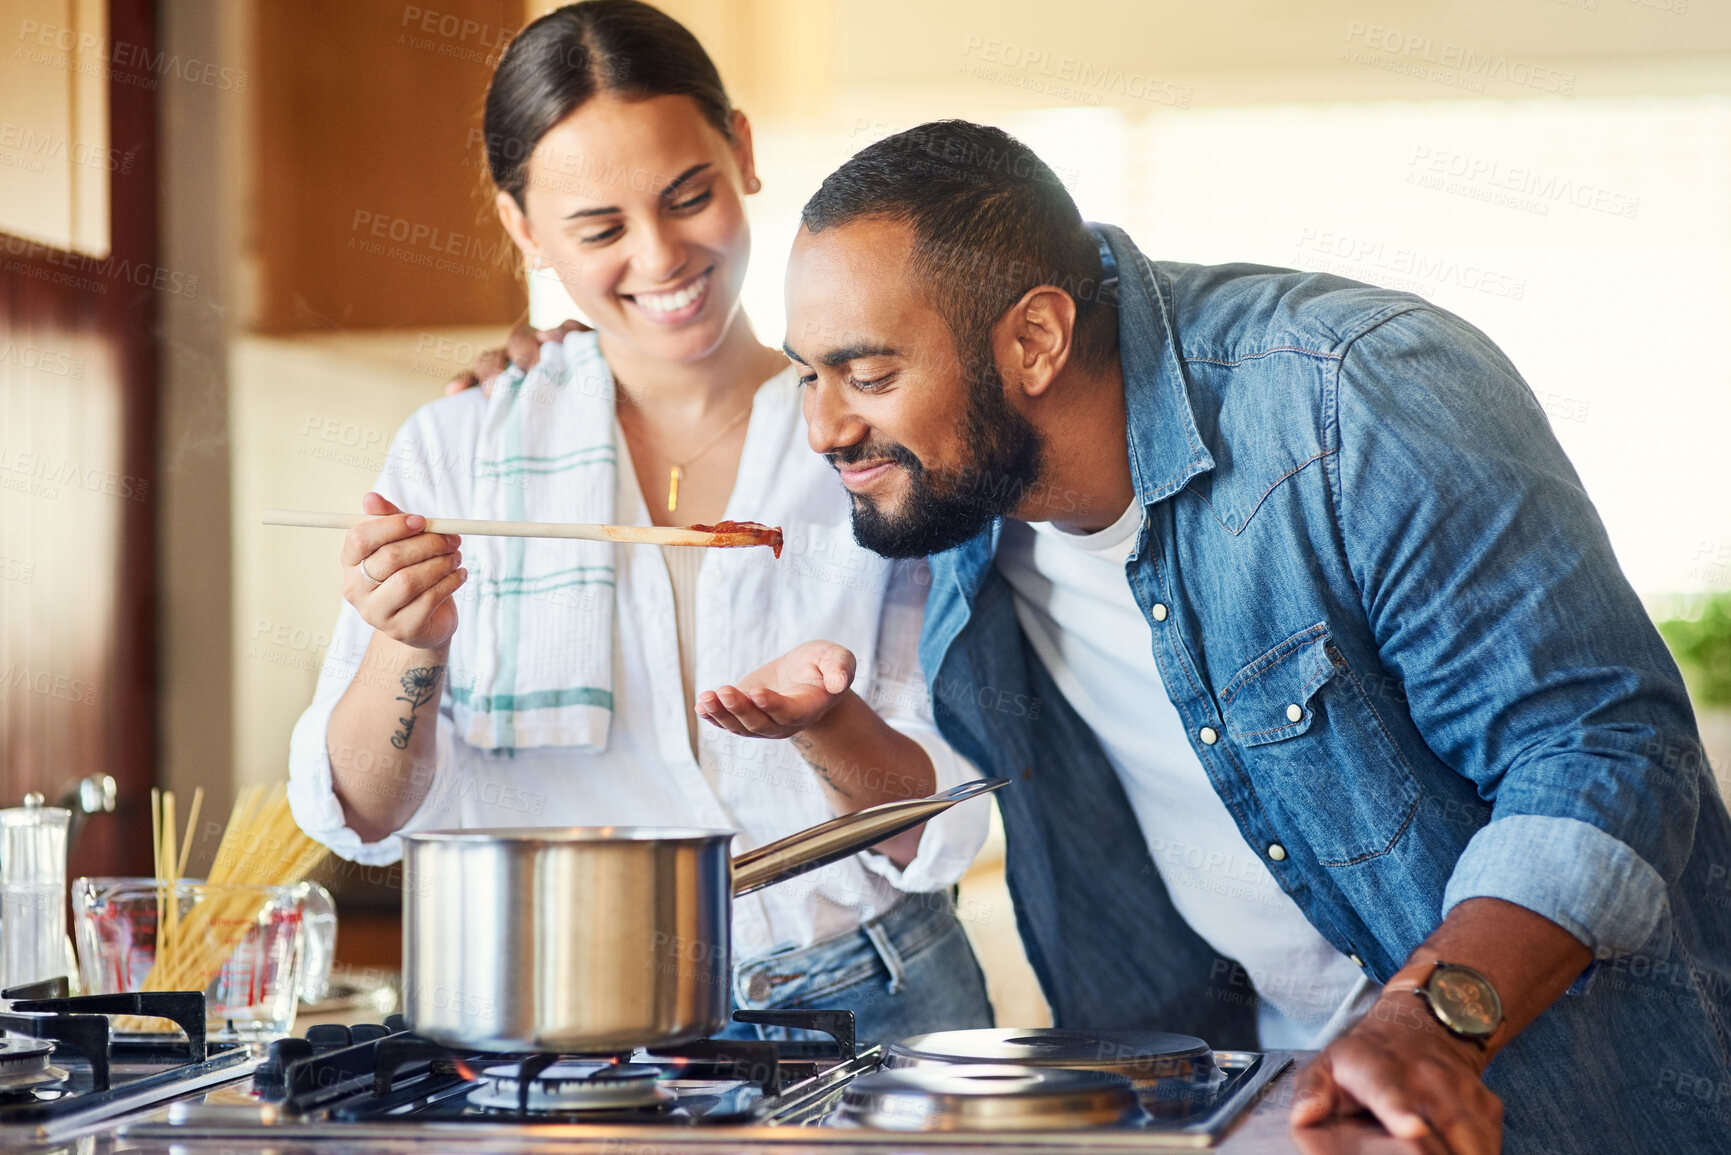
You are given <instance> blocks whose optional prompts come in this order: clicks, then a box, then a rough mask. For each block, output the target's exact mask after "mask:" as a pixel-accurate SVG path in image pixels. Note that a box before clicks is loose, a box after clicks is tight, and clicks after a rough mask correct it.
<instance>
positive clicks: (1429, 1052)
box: [1292, 986, 1503, 1155]
mask: <svg viewBox="0 0 1731 1155" xmlns="http://www.w3.org/2000/svg"><path fill="white" fill-rule="evenodd" d="M1489 1061H1490V1057H1489V1055H1488V1054H1487V1053H1486V1052H1484V1051H1481V1050H1479V1048H1478V1046H1477V1045H1476V1044H1474V1043H1469V1042H1466V1041H1465V1040H1463V1039H1457V1038H1455V1037H1454V1036H1453V1035H1451V1034H1449V1033H1448V1031H1446V1030H1445V1029H1444V1028H1443V1025H1442V1024H1441V1023H1439V1022H1437V1021H1436V1020H1435V1019H1434V1018H1432V1017H1431V1014H1430V1012H1429V1011H1428V1010H1427V1009H1426V1008H1425V1005H1424V1003H1423V1002H1421V1001H1420V1000H1419V999H1418V997H1417V996H1416V995H1414V994H1413V993H1412V987H1411V986H1406V987H1403V988H1401V989H1399V990H1394V989H1390V990H1388V991H1385V992H1384V994H1383V995H1382V997H1381V998H1380V999H1378V1000H1377V1002H1376V1005H1375V1006H1374V1007H1373V1008H1372V1009H1371V1012H1370V1013H1369V1014H1368V1015H1366V1016H1365V1017H1364V1019H1363V1020H1361V1021H1360V1022H1359V1024H1358V1025H1357V1026H1355V1027H1354V1028H1353V1029H1352V1030H1350V1031H1348V1032H1347V1033H1346V1034H1344V1035H1342V1036H1341V1037H1340V1038H1338V1039H1336V1040H1335V1041H1334V1042H1333V1043H1332V1044H1330V1045H1329V1047H1328V1049H1327V1050H1325V1051H1323V1052H1322V1054H1320V1055H1318V1056H1317V1057H1316V1059H1315V1060H1314V1061H1313V1062H1312V1063H1311V1064H1310V1065H1309V1066H1308V1067H1306V1068H1305V1069H1304V1070H1303V1071H1301V1072H1299V1075H1298V1082H1297V1086H1296V1088H1295V1091H1296V1098H1295V1099H1294V1101H1293V1105H1292V1122H1293V1125H1294V1126H1295V1127H1307V1126H1311V1125H1314V1124H1317V1123H1323V1122H1326V1121H1328V1120H1329V1119H1332V1118H1334V1117H1336V1116H1338V1115H1347V1114H1353V1113H1356V1112H1359V1111H1368V1112H1370V1113H1371V1114H1373V1115H1375V1116H1376V1118H1377V1121H1378V1122H1380V1123H1381V1124H1382V1125H1383V1126H1384V1127H1386V1128H1388V1130H1389V1133H1390V1134H1392V1135H1395V1136H1397V1137H1399V1138H1402V1139H1412V1140H1416V1141H1417V1142H1418V1144H1419V1146H1420V1149H1422V1150H1428V1151H1436V1152H1449V1153H1452V1155H1496V1152H1498V1151H1500V1150H1501V1149H1502V1131H1503V1105H1502V1103H1501V1101H1500V1100H1498V1099H1497V1097H1496V1096H1495V1095H1493V1094H1491V1092H1490V1089H1489V1088H1487V1087H1486V1086H1485V1084H1484V1080H1483V1078H1482V1076H1483V1074H1484V1069H1485V1067H1486V1066H1487V1065H1488V1064H1489Z"/></svg>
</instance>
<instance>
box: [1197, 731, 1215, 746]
mask: <svg viewBox="0 0 1731 1155" xmlns="http://www.w3.org/2000/svg"><path fill="white" fill-rule="evenodd" d="M1196 736H1197V737H1198V738H1200V739H1202V744H1203V745H1204V746H1212V745H1214V743H1216V742H1218V741H1220V735H1219V734H1216V733H1215V732H1214V727H1213V726H1204V727H1202V729H1200V730H1198V731H1196Z"/></svg>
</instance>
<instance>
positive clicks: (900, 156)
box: [800, 120, 1118, 371]
mask: <svg viewBox="0 0 1731 1155" xmlns="http://www.w3.org/2000/svg"><path fill="white" fill-rule="evenodd" d="M867 217H883V218H887V219H889V220H893V221H899V222H902V223H905V224H907V225H908V226H909V227H910V228H912V230H913V234H914V241H913V274H914V279H915V280H916V281H917V282H918V283H919V284H920V285H921V286H922V288H923V290H924V292H925V295H926V299H927V300H928V301H929V302H930V303H931V305H932V307H933V308H934V309H935V310H936V311H937V312H938V315H939V316H941V317H943V318H944V320H945V322H946V323H948V325H949V327H950V332H951V334H952V335H953V336H954V337H955V339H956V346H957V352H958V353H960V354H961V355H962V357H963V358H964V361H965V362H968V363H970V367H971V368H973V369H974V370H975V371H978V370H979V369H984V368H986V367H989V365H990V362H989V360H987V361H984V362H981V361H980V359H981V358H983V357H984V358H989V356H990V331H991V327H992V325H993V324H994V323H995V322H996V321H997V319H998V318H999V317H1001V316H1003V314H1004V311H1005V310H1006V309H1008V308H1009V307H1010V306H1011V305H1013V304H1015V303H1016V301H1017V300H1019V299H1020V298H1021V296H1022V294H1024V293H1026V292H1027V291H1028V290H1029V289H1032V288H1033V287H1034V286H1036V285H1055V286H1057V287H1058V288H1060V289H1063V290H1064V291H1065V292H1067V293H1069V294H1070V296H1071V297H1072V298H1074V299H1075V302H1076V327H1075V334H1074V342H1075V354H1074V356H1075V359H1076V362H1077V363H1078V364H1079V365H1081V366H1084V367H1088V368H1098V367H1100V366H1101V365H1102V364H1104V363H1105V362H1106V360H1107V358H1108V357H1110V356H1113V355H1114V354H1115V351H1116V349H1117V344H1118V326H1117V323H1116V320H1115V318H1114V316H1113V313H1114V312H1115V310H1113V309H1112V308H1110V307H1109V298H1110V297H1111V294H1110V293H1109V292H1104V291H1103V290H1102V287H1101V266H1100V250H1099V247H1098V245H1097V244H1096V243H1095V240H1094V237H1093V234H1092V233H1090V232H1089V231H1088V228H1087V226H1086V225H1085V224H1083V223H1082V215H1081V213H1080V212H1078V211H1077V209H1076V202H1075V201H1073V200H1071V199H1070V194H1069V191H1068V190H1066V189H1065V188H1064V185H1063V182H1062V181H1060V180H1059V179H1058V177H1057V174H1056V173H1054V172H1053V171H1052V170H1051V168H1049V167H1048V166H1047V165H1046V162H1045V161H1043V160H1041V159H1040V158H1039V157H1038V156H1036V155H1035V154H1034V151H1033V150H1032V149H1030V148H1029V147H1028V146H1027V145H1025V144H1023V143H1022V142H1021V141H1019V140H1017V139H1016V138H1015V137H1013V136H1011V135H1010V134H1009V133H1007V132H1004V131H1003V130H1002V129H997V128H990V127H987V126H986V125H983V124H973V123H970V122H969V121H965V120H939V121H933V122H932V123H929V124H922V125H920V126H918V127H917V128H910V129H908V130H907V131H905V132H899V133H897V134H895V135H894V136H888V137H885V138H884V139H883V140H880V141H877V142H875V143H873V144H871V145H869V146H867V147H866V148H864V149H862V150H861V151H859V152H858V153H856V154H854V155H853V156H852V157H850V158H849V159H848V160H847V161H846V162H845V163H843V164H842V166H841V167H840V168H838V169H836V170H835V171H834V172H832V173H830V175H829V176H828V177H827V178H826V179H825V180H824V182H823V185H822V186H821V187H820V188H819V189H818V190H817V192H816V193H815V194H813V195H812V198H811V199H810V200H809V201H807V202H806V204H805V208H804V210H803V211H802V212H801V213H800V220H801V222H802V223H803V224H804V225H805V227H806V228H807V229H809V230H810V231H811V232H814V233H817V232H822V231H823V230H824V229H827V228H833V227H835V226H837V225H845V224H848V223H849V222H852V221H855V220H861V219H864V218H867ZM974 363H978V364H977V365H976V364H974Z"/></svg>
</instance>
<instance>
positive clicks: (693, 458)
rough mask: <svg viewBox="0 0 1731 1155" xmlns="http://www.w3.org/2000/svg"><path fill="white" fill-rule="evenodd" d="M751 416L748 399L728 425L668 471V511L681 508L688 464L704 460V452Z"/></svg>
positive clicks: (713, 446) (712, 447)
mask: <svg viewBox="0 0 1731 1155" xmlns="http://www.w3.org/2000/svg"><path fill="white" fill-rule="evenodd" d="M749 416H751V403H750V402H749V401H748V402H746V405H745V408H743V409H741V410H740V411H739V412H738V413H736V414H734V416H733V419H732V420H730V421H729V422H728V423H727V424H726V425H723V426H722V427H721V428H720V429H718V430H716V431H715V434H714V436H712V437H710V439H709V440H707V441H705V442H704V443H703V444H702V445H700V446H698V447H697V448H696V449H694V450H692V451H691V452H690V453H688V454H686V455H685V459H684V460H683V461H681V462H678V463H676V464H675V465H674V466H673V468H672V469H670V470H668V472H667V512H668V513H673V512H674V511H675V510H677V509H678V508H679V482H680V481H681V480H682V479H683V478H684V477H685V467H686V466H688V465H694V464H696V463H697V462H699V461H701V460H703V455H704V454H706V453H708V452H709V451H710V450H711V449H714V448H715V447H716V446H717V445H719V444H720V443H721V439H722V438H723V437H726V436H727V435H728V434H729V433H731V432H733V430H734V429H735V428H737V427H738V425H739V423H740V422H741V421H744V420H745V419H746V418H747V417H749Z"/></svg>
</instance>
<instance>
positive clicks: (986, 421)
mask: <svg viewBox="0 0 1731 1155" xmlns="http://www.w3.org/2000/svg"><path fill="white" fill-rule="evenodd" d="M987 364H988V365H989V364H990V363H989V362H987ZM961 432H962V441H963V444H964V445H966V446H969V447H970V448H971V449H972V450H973V456H972V457H971V458H970V459H969V460H968V461H967V462H966V463H965V464H963V465H962V466H961V468H959V469H956V470H954V471H946V472H944V473H932V472H928V471H927V470H926V468H925V466H923V465H922V464H920V460H919V458H917V457H915V456H914V455H913V454H912V453H911V452H909V450H908V449H907V447H906V446H902V445H897V444H896V443H894V442H873V441H868V442H862V443H860V444H858V445H850V446H848V447H847V448H846V449H842V450H838V451H836V452H834V453H831V454H829V459H830V462H831V464H852V463H854V462H858V461H870V460H876V459H880V458H887V459H888V460H890V461H894V462H895V463H896V464H897V465H900V466H901V467H902V469H903V470H905V471H906V473H907V475H908V490H907V494H906V496H905V497H903V498H902V503H901V508H900V509H899V510H898V511H897V512H896V513H895V514H894V515H890V514H887V513H885V512H884V511H883V510H882V509H881V508H879V507H878V505H877V504H876V503H875V502H873V501H872V500H871V499H870V498H867V497H861V496H860V495H858V494H854V495H853V535H854V540H855V541H857V542H859V543H860V545H862V546H864V547H865V548H866V549H869V550H871V551H872V552H873V553H877V554H881V555H883V556H884V557H892V558H901V557H925V556H927V555H928V554H934V553H942V552H943V551H944V550H947V549H951V548H953V547H955V546H958V545H960V544H962V543H963V542H965V541H968V540H970V539H972V538H974V537H977V536H978V535H979V534H980V533H981V532H982V531H983V530H985V528H986V527H987V526H988V525H990V524H991V522H992V519H994V518H997V517H1001V516H1003V515H1005V514H1008V513H1012V512H1014V510H1015V509H1016V507H1017V506H1018V505H1020V504H1021V502H1022V499H1023V498H1024V497H1025V496H1026V495H1027V493H1028V490H1029V488H1030V487H1031V486H1032V485H1033V484H1034V483H1035V482H1036V481H1038V480H1039V477H1040V467H1041V464H1042V458H1043V457H1044V452H1045V448H1046V446H1045V441H1044V439H1042V438H1041V436H1040V433H1039V431H1038V430H1037V429H1035V428H1034V426H1033V425H1032V424H1031V423H1030V422H1029V421H1028V419H1027V418H1026V417H1023V416H1022V415H1021V414H1020V413H1018V412H1017V411H1016V410H1015V408H1014V407H1012V406H1011V405H1010V403H1009V402H1008V401H1006V400H1005V399H1004V379H1003V377H1002V376H1000V375H999V373H998V371H997V369H996V368H995V367H989V368H987V370H986V372H985V374H984V376H983V377H976V378H975V379H974V380H973V382H972V383H971V385H970V386H969V389H968V409H967V412H966V413H965V414H964V415H963V417H962V430H961Z"/></svg>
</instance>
